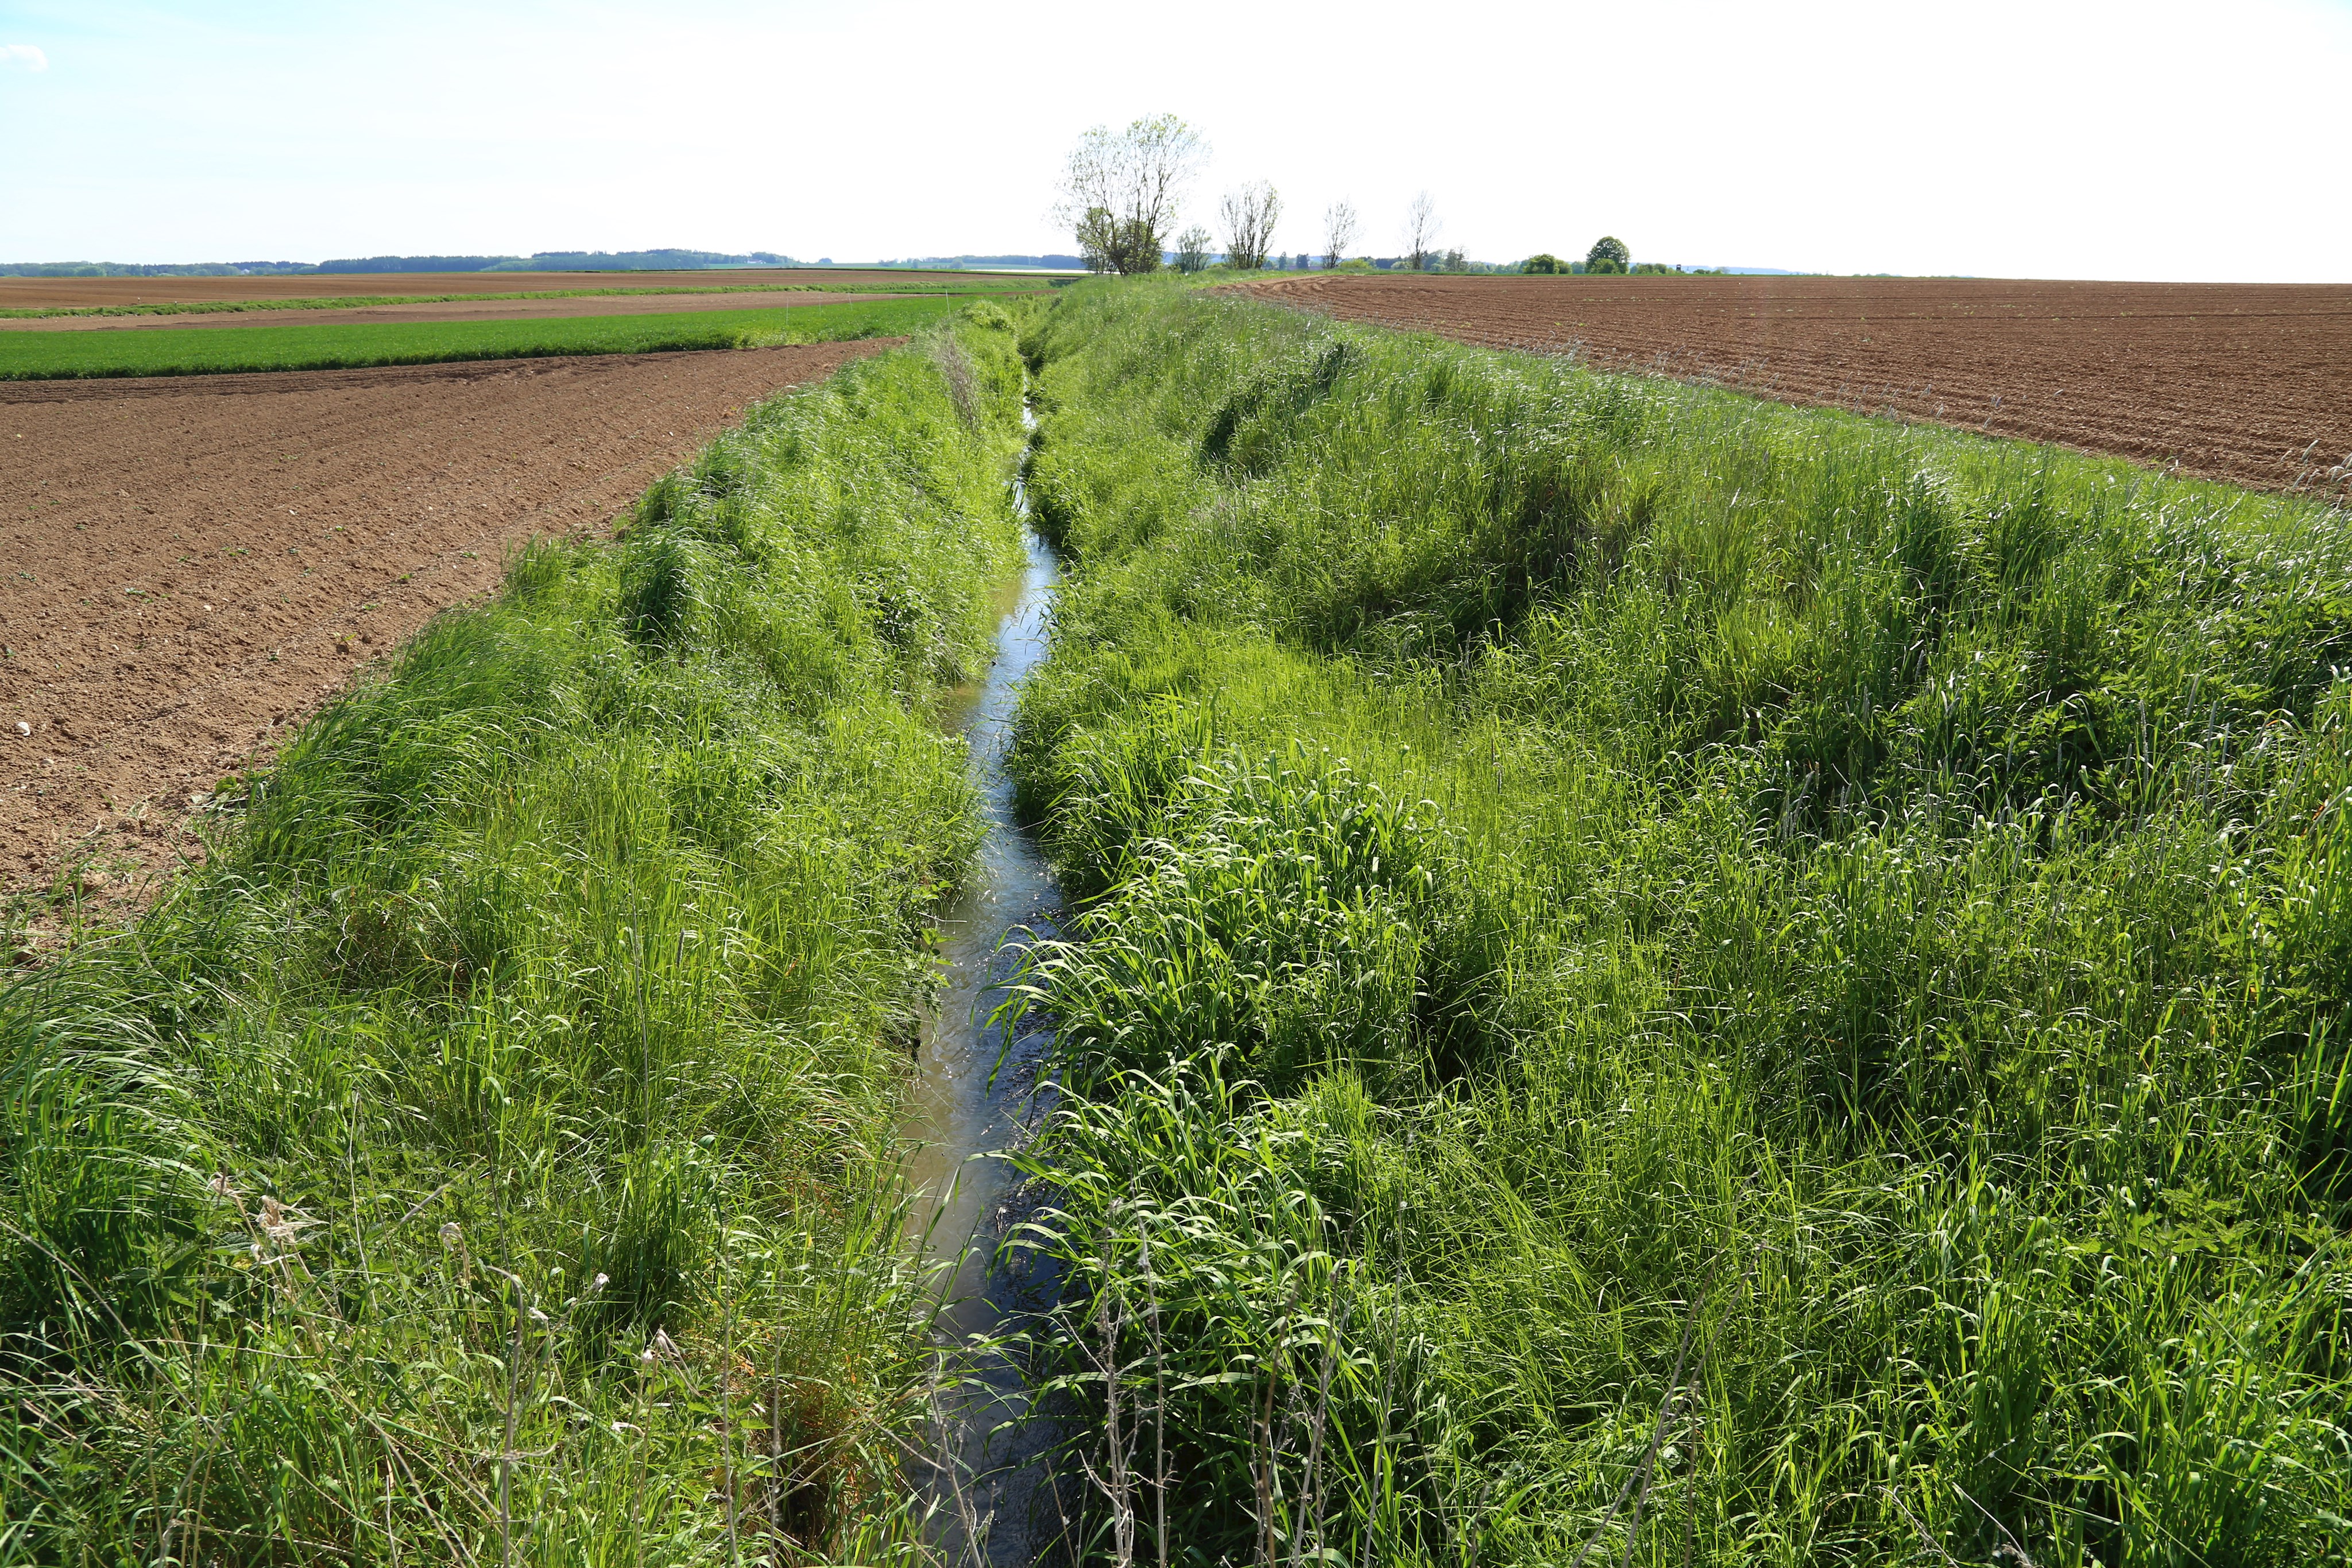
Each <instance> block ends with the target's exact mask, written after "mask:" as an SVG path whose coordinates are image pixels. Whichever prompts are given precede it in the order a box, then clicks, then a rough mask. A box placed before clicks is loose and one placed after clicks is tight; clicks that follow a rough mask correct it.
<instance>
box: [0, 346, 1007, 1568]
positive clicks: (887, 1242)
mask: <svg viewBox="0 0 2352 1568" xmlns="http://www.w3.org/2000/svg"><path fill="white" fill-rule="evenodd" d="M975 316H976V318H978V319H976V320H975V321H974V322H971V323H968V324H965V325H962V326H961V327H959V328H958V329H956V330H955V332H954V334H953V336H952V337H950V336H947V335H944V334H939V335H933V336H930V337H929V338H928V339H926V340H923V341H920V342H919V343H918V344H916V345H914V346H911V347H909V348H908V349H906V350H901V351H898V352H894V353H890V354H886V355H882V356H879V357H877V358H875V359H872V360H868V361H860V362H859V363H857V364H856V365H853V366H851V367H850V368H848V369H846V370H845V371H842V372H840V373H839V374H838V375H837V376H835V377H834V378H833V379H832V380H831V381H829V382H824V383H823V384H820V385H818V386H815V387H812V388H808V389H804V390H801V391H796V392H791V393H787V394H785V395H783V396H781V397H779V398H777V399H775V400H773V401H772V402H767V403H765V404H762V405H761V406H760V407H758V408H756V409H754V410H753V411H752V412H751V413H750V414H749V415H748V416H747V417H746V419H745V422H744V423H743V425H742V427H741V428H740V429H739V430H737V431H735V432H732V433H730V434H728V435H726V436H724V437H722V438H720V439H719V441H717V442H716V443H714V444H712V445H711V446H710V447H709V449H708V450H706V452H705V453H704V454H703V455H701V456H700V457H699V458H698V460H697V461H696V462H695V463H694V464H692V465H690V466H688V468H686V469H684V470H681V471H680V472H679V473H677V474H676V475H674V476H671V477H669V478H668V479H666V480H664V481H663V482H662V483H661V484H660V485H658V486H656V487H655V488H654V489H653V491H652V492H651V493H649V494H648V496H647V497H646V499H645V500H644V502H643V503H642V504H641V505H640V507H639V508H638V510H637V513H636V515H635V518H634V520H633V521H632V522H631V524H630V525H629V526H628V528H626V530H625V534H624V537H623V538H622V539H621V540H620V541H619V542H617V543H614V544H611V545H596V544H577V545H564V546H545V547H540V548H535V549H532V550H530V552H529V553H527V554H525V555H524V556H522V557H521V558H520V559H518V560H517V561H516V562H515V563H514V565H513V566H512V568H511V569H510V570H509V575H508V579H507V582H506V586H505V589H504V591H503V593H502V594H501V595H500V597H499V599H498V600H497V601H496V602H494V603H492V604H489V605H488V606H483V607H478V608H471V609H463V610H457V611H452V612H449V613H447V614H446V615H445V616H443V617H442V618H441V619H439V620H437V621H436V622H434V623H433V624H432V625H431V626H429V627H428V628H427V629H426V630H425V631H424V632H421V633H420V634H419V635H418V636H417V637H416V638H415V640H414V642H412V643H410V644H409V645H408V646H407V647H406V648H404V650H402V651H401V653H399V654H398V655H397V656H396V657H395V658H394V660H393V661H392V663H391V664H390V666H389V667H388V668H387V669H385V670H384V671H383V672H382V673H381V674H380V675H378V676H377V677H376V678H374V679H372V680H367V681H363V682H362V684H361V685H360V686H359V687H358V688H357V689H356V690H354V691H353V692H352V693H351V694H350V695H348V696H347V697H345V698H344V699H342V700H341V701H340V702H339V703H337V704H336V705H335V706H332V707H331V708H330V709H329V710H328V711H327V712H325V713H324V714H322V715H321V716H319V717H318V718H317V719H316V720H315V721H313V722H312V723H311V724H310V725H309V726H307V727H305V728H304V730H303V731H302V732H301V734H300V735H299V737H298V738H297V740H296V741H295V742H294V744H293V745H292V746H291V747H290V748H289V750H288V751H287V752H286V754H285V755H284V756H283V757H282V758H280V759H279V761H278V765H277V766H276V768H274V769H273V770H271V771H269V772H268V773H267V774H266V775H264V776H263V777H262V778H261V779H259V780H258V781H257V782H255V783H253V784H252V786H251V790H250V795H249V798H248V799H247V800H246V801H245V803H244V810H243V811H242V813H241V814H240V815H238V816H236V817H232V818H230V819H228V820H226V821H224V822H223V823H222V826H221V838H220V840H219V842H218V844H217V847H216V852H215V854H214V856H213V857H212V859H211V861H210V863H208V864H207V865H206V866H205V867H204V868H203V869H202V870H201V871H198V872H194V873H190V874H188V875H187V876H186V877H185V878H184V880H182V881H181V882H179V883H176V884H175V885H174V886H173V888H172V889H171V890H170V891H169V892H168V893H167V894H166V895H165V897H164V898H163V902H162V903H161V904H159V905H158V906H157V907H156V908H155V909H154V910H153V911H152V913H151V914H150V915H149V916H148V917H147V918H146V919H144V920H143V921H142V922H141V923H140V924H139V925H138V926H137V927H136V928H135V929H132V930H130V931H125V932H121V933H120V934H117V935H114V936H110V937H101V938H96V939H92V940H89V941H88V942H86V943H85V944H84V945H83V946H80V947H79V948H78V949H76V950H74V951H72V952H71V953H69V954H68V955H66V956H63V957H62V958H60V959H58V961H57V962H55V963H54V964H53V965H52V966H51V967H48V968H47V969H44V970H42V971H39V972H37V973H33V974H30V975H23V976H18V977H16V978H15V979H13V980H12V981H11V982H10V983H9V984H8V985H7V986H6V987H5V988H0V1412H5V1413H0V1521H5V1525H0V1539H5V1542H6V1546H7V1554H8V1555H9V1556H10V1557H11V1558H12V1560H23V1561H36V1562H60V1563H62V1562H117V1561H130V1560H133V1559H137V1560H142V1561H145V1560H152V1559H157V1558H162V1559H167V1560H170V1561H173V1562H191V1563H192V1562H199V1561H202V1562H284V1561H306V1562H307V1561H325V1560H332V1561H338V1562H353V1563H394V1562H418V1561H433V1562H469V1563H482V1562H511V1563H551V1564H552V1563H578V1562H583V1561H596V1562H606V1561H609V1562H615V1563H640V1562H642V1563H686V1562H695V1563H707V1562H710V1561H713V1560H715V1559H719V1558H724V1557H727V1556H729V1555H730V1553H732V1554H737V1555H740V1556H741V1557H742V1558H745V1559H750V1558H752V1557H754V1556H765V1555H771V1554H772V1553H773V1552H776V1551H778V1550H786V1548H783V1547H781V1546H780V1545H779V1544H778V1543H777V1542H775V1541H774V1539H773V1535H772V1532H773V1531H777V1530H781V1531H783V1532H784V1533H785V1535H787V1536H788V1537H789V1538H790V1541H791V1542H792V1543H793V1545H792V1546H791V1547H790V1548H789V1550H792V1551H804V1552H811V1553H819V1554H825V1553H829V1554H831V1555H830V1556H828V1557H827V1559H826V1560H833V1561H838V1560H853V1561H874V1560H877V1557H879V1556H881V1555H886V1554H887V1553H888V1552H891V1551H892V1550H894V1548H893V1547H892V1546H891V1544H890V1543H891V1542H894V1541H900V1542H903V1540H904V1539H905V1537H906V1534H907V1530H908V1524H907V1521H906V1518H905V1505H904V1502H903V1500H902V1497H901V1492H900V1488H899V1486H898V1479H897V1476H898V1453H897V1449H896V1448H895V1446H894V1437H895V1436H896V1435H897V1434H898V1433H900V1432H901V1431H903V1430H904V1429H905V1428H906V1424H907V1423H908V1421H909V1420H910V1419H911V1418H912V1414H913V1413H912V1411H911V1410H910V1408H909V1401H910V1399H911V1398H912V1397H913V1393H914V1390H913V1378H914V1375H915V1373H916V1371H917V1370H918V1364H919V1359H920V1356H921V1353H922V1351H923V1348H924V1343H925V1342H924V1340H923V1337H922V1334H921V1332H920V1331H921V1310H922V1301H921V1300H920V1293H919V1291H916V1290H914V1289H913V1281H912V1279H911V1276H910V1273H909V1264H908V1260H907V1259H906V1256H905V1253H904V1249H903V1241H902V1237H903V1228H902V1217H901V1215H900V1212H899V1209H898V1199H897V1196H896V1186H895V1176H894V1164H893V1155H894V1151H895V1145H896V1139H897V1099H898V1087H899V1085H900V1083H901V1082H902V1080H903V1076H904V1074H905V1072H906V1070H907V1061H908V1045H909V1042H910V1041H911V1040H912V1039H913V1038H914V1029H915V1019H916V1017H917V1014H918V1012H919V1009H920V1007H921V1006H922V1005H923V1002H924V999H925V996H926V988H927V986H928V984H929V974H930V970H931V965H930V963H929V957H928V946H927V942H926V930H927V922H928V915H929V911H930V910H931V909H932V908H933V907H934V906H935V905H936V904H937V903H938V901H939V900H940V898H941V897H942V895H943V894H944V893H945V891H946V890H947V889H948V888H949V887H950V886H951V885H952V883H953V882H954V880H955V879H956V877H957V876H958V874H959V873H960V871H961V867H962V865H963V863H964V861H965V857H966V856H967V855H968V854H969V852H971V849H972V847H973V845H974V842H975V841H976V838H977V835H978V832H979V828H978V824H977V813H976V810H975V809H974V803H973V801H972V800H971V788H970V785H969V783H968V781H967V779H966V777H965V773H964V769H963V765H962V759H961V755H960V753H959V751H958V748H957V747H956V746H955V744H954V743H952V742H950V741H949V740H947V739H945V738H943V737H941V736H940V734H939V733H938V731H937V730H936V728H935V727H934V726H933V724H932V722H931V711H932V703H933V699H934V697H935V696H936V695H937V694H938V693H939V692H940V690H942V689H943V688H945V687H946V686H948V685H950V684H952V683H954V682H956V681H958V680H959V679H961V678H962V677H963V676H964V675H965V674H967V673H968V672H969V671H970V670H971V669H973V668H975V667H976V666H977V665H978V664H979V663H980V661H982V660H983V659H985V658H986V657H987V656H988V655H989V653H990V651H991V649H992V632H993V630H994V627H993V614H992V603H993V598H994V591H995V590H996V588H997V587H998V585H999V584H1000V583H1001V582H1002V581H1003V579H1004V578H1005V577H1006V576H1007V575H1008V574H1010V573H1011V572H1013V571H1014V570H1017V569H1018V566H1019V563H1020V561H1021V559H1022V551H1021V547H1020V541H1019V532H1018V528H1017V526H1016V524H1015V522H1014V520H1013V517H1012V516H1011V513H1010V509H1009V507H1008V505H1007V503H1006V500H1005V497H1004V487H1003V482H1004V479H1005V477H1006V475H1007V472H1008V468H1009V465H1010V462H1011V460H1012V457H1013V453H1014V452H1015V450H1016V449H1017V447H1018V444H1019V423H1018V412H1019V407H1020V392H1021V372H1020V368H1019V365H1018V362H1017V361H1016V360H1015V358H1014V357H1013V348H1012V334H1011V331H1010V328H1009V323H1008V322H1007V319H1006V318H1005V317H1004V315H1003V312H1002V311H1001V310H998V309H996V308H993V307H983V308H982V309H981V310H980V311H978V312H976V313H975ZM225 335H226V336H235V335H236V334H225ZM950 372H951V373H950Z"/></svg>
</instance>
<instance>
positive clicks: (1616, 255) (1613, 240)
mask: <svg viewBox="0 0 2352 1568" xmlns="http://www.w3.org/2000/svg"><path fill="white" fill-rule="evenodd" d="M1632 266H1633V252H1632V251H1630V250H1627V249H1626V248H1625V242H1624V241H1623V240H1622V239H1619V238H1618V237H1617V236H1616V235H1601V237H1600V238H1599V239H1597V240H1594V241H1593V242H1592V248H1591V250H1588V251H1586V252H1585V253H1584V270H1585V271H1586V273H1588V274H1591V273H1599V272H1623V271H1625V270H1626V269H1627V268H1628V267H1632Z"/></svg>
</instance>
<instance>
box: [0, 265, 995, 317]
mask: <svg viewBox="0 0 2352 1568" xmlns="http://www.w3.org/2000/svg"><path fill="white" fill-rule="evenodd" d="M906 277H907V281H906V282H905V283H904V284H901V283H899V282H898V280H897V279H896V278H894V277H889V276H887V275H882V276H878V277H877V275H876V274H874V273H872V272H866V273H863V274H862V275H861V276H860V277H859V278H858V280H857V281H856V283H840V282H834V283H738V284H725V283H700V284H686V283H639V284H629V283H607V284H603V285H600V286H597V287H583V288H534V289H526V290H522V291H520V292H514V293H505V294H345V295H333V294H326V295H311V296H306V297H304V298H290V299H164V300H157V301H154V302H152V303H148V302H142V303H139V304H132V305H59V306H41V307H21V306H19V307H12V308H0V321H7V320H20V321H21V320H51V319H72V318H78V317H84V316H219V315H236V314H242V313H245V312H248V311H257V310H353V309H358V308H362V307H365V306H370V305H445V304H449V303H452V302H460V301H462V302H464V303H467V304H472V303H475V302H477V301H479V300H486V299H488V300H500V299H598V298H606V297H608V296H615V295H617V296H622V297H630V298H633V297H635V296H637V295H642V294H893V295H897V294H923V295H933V294H946V295H954V296H958V297H970V296H971V295H975V294H1004V293H1014V294H1028V293H1034V292H1035V291H1036V290H1037V289H1038V288H1039V287H1042V285H1041V283H1040V280H1039V279H1037V278H1034V277H1007V276H1004V275H1002V274H997V275H991V274H987V273H971V274H956V275H954V276H953V277H947V278H943V277H941V276H940V275H939V274H937V273H923V272H908V274H907V275H906ZM163 287H169V286H168V285H165V286H163Z"/></svg>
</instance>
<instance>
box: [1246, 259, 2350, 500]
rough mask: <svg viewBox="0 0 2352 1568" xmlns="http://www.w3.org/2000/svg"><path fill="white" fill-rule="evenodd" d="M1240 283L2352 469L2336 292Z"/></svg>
mask: <svg viewBox="0 0 2352 1568" xmlns="http://www.w3.org/2000/svg"><path fill="white" fill-rule="evenodd" d="M1239 287H1244V288H1246V289H1248V290H1250V291H1251V292H1253V293H1255V294H1258V295H1260V296H1261V297H1264V298H1272V299H1277V300H1281V301H1283V302H1285V303H1286V304H1292V305H1297V306H1303V307H1306V308H1310V309H1315V310H1320V311H1325V312H1327V313H1328V314H1330V315H1333V316H1338V317H1342V318H1345V319H1349V320H1357V321H1370V322H1376V323H1379V324H1381V325H1382V326H1389V327H1406V328H1419V329H1427V330H1429V331H1433V332H1439V333H1443V334H1444V336H1446V337H1449V338H1454V339H1459V340H1462V341H1465V342H1472V343H1484V344H1488V345H1491V346H1494V347H1497V348H1507V349H1524V350H1534V351H1537V352H1543V353H1563V352H1573V353H1575V354H1577V355H1578V356H1580V358H1582V359H1585V360H1587V361H1590V362H1591V363H1593V364H1596V365H1601V366H1604V367H1608V368H1611V369H1617V370H1633V371H1649V372H1653V373H1656V374H1660V375H1666V376H1672V377H1675V378H1677V379H1680V380H1685V381H1695V382H1712V383H1717V384H1720V385H1723V386H1727V387H1732V388H1736V389H1738V390H1739V391H1742V392H1755V393H1759V394H1761V395H1763V396H1766V397H1772V398H1778V399H1780V400H1781V401H1782V402H1797V403H1810V404H1814V405H1820V406H1829V407H1837V408H1846V409H1853V410H1855V411H1857V412H1861V413H1883V414H1892V415H1895V416H1898V417H1901V418H1905V419H1918V420H1933V421H1936V422H1938V423H1945V424H1952V425H1958V426H1961V427H1964V428H1966V429H1969V430H1980V431H1984V432H1987V433H1989V434H1995V435H2007V436H2017V437H2021V438H2023V439H2025V440H2029V441H2047V442H2055V443H2058V444H2063V445H2066V446H2073V447H2078V448H2081V449H2083V450H2085V451H2091V452H2101V453H2109V454H2113V455H2117V456H2123V457H2129V458H2132V459H2134V460H2136V461H2138V462H2141V463H2146V464H2149V465H2156V466H2164V465H2171V464H2178V465H2179V467H2180V469H2181V470H2182V471H2184V472H2187V473H2189V474H2193V475H2197V476H2200V477H2204V478H2209V479H2222V480H2228V481H2231V482H2232V483H2235V484H2240V485H2248V486H2257V487H2260V488H2263V489H2273V490H2289V489H2297V488H2309V489H2314V490H2329V491H2332V492H2333V493H2335V494H2336V495H2339V496H2340V495H2342V494H2343V493H2344V490H2345V486H2346V479H2347V468H2352V456H2348V455H2352V287H2347V286H2342V285H2333V284H2330V285H2308V286H2301V285H2252V284H2243V285H2205V284H2147V283H2036V282H1996V281H1980V280H1959V281H1944V280H1937V279H1926V278H1834V277H1349V276H1336V277H1334V276H1320V275H1310V276H1308V277H1300V278H1286V279H1282V280H1278V281H1269V282H1265V283H1255V284H1244V285H1241V286H1239ZM2331 470H2332V471H2333V472H2332V473H2331Z"/></svg>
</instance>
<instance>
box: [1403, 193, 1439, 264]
mask: <svg viewBox="0 0 2352 1568" xmlns="http://www.w3.org/2000/svg"><path fill="white" fill-rule="evenodd" d="M1442 226H1443V225H1440V224H1439V223H1438V221H1437V204H1436V202H1434V201H1433V200H1432V199H1431V198H1430V194H1429V193H1428V192H1427V191H1423V192H1422V193H1420V194H1418V195H1416V196H1414V197H1413V199H1412V201H1410V202H1408V203H1406V204H1405V209H1404V255H1405V265H1406V266H1408V267H1412V269H1413V270H1414V271H1415V272H1425V271H1427V270H1428V269H1429V258H1430V256H1431V255H1432V253H1433V252H1434V251H1435V250H1436V249H1437V232H1438V230H1439V229H1440V228H1441V227H1442Z"/></svg>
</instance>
